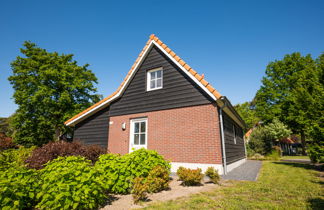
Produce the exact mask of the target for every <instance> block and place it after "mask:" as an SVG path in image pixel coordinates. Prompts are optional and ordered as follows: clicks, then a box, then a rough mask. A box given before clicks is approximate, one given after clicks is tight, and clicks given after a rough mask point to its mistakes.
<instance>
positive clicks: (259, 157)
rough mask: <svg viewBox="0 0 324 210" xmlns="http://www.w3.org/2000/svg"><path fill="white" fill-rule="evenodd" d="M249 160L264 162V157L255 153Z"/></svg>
mask: <svg viewBox="0 0 324 210" xmlns="http://www.w3.org/2000/svg"><path fill="white" fill-rule="evenodd" d="M250 159H251V160H265V158H264V156H263V155H261V154H259V153H255V154H254V155H253V156H252V157H250Z"/></svg>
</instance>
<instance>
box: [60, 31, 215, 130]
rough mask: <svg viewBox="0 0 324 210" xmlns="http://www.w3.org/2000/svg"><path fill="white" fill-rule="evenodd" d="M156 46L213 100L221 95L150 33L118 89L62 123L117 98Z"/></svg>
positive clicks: (87, 114)
mask: <svg viewBox="0 0 324 210" xmlns="http://www.w3.org/2000/svg"><path fill="white" fill-rule="evenodd" d="M153 46H156V47H158V48H159V49H160V50H161V51H162V52H163V53H164V54H165V55H167V56H168V57H169V58H170V59H171V60H172V61H173V62H174V63H175V64H176V65H177V66H178V67H179V68H180V69H181V70H182V71H184V72H185V73H186V74H187V75H188V76H189V77H190V78H191V79H192V80H193V81H194V82H195V83H197V85H199V86H200V87H201V88H202V89H203V90H204V91H205V92H206V93H207V94H208V95H209V96H210V97H211V98H212V99H214V100H215V101H216V100H217V99H219V98H220V97H221V94H220V93H219V92H218V91H217V90H216V89H215V88H213V86H211V85H210V84H209V83H208V82H207V81H206V80H205V79H204V78H203V76H201V75H200V74H198V73H197V72H196V71H195V70H194V69H192V68H191V67H190V66H189V65H188V64H187V63H186V62H185V61H184V60H182V59H181V58H180V57H179V56H178V55H176V54H175V53H174V52H173V51H172V50H171V49H170V48H169V47H168V46H167V45H166V44H164V43H163V42H162V41H161V40H160V39H159V38H158V37H157V36H155V35H154V34H152V35H151V36H150V38H149V40H148V41H147V42H146V45H145V46H144V48H143V50H142V51H141V53H140V54H139V56H138V57H137V59H136V60H135V63H134V64H133V66H132V67H131V69H130V70H129V72H128V74H127V75H126V77H125V79H124V81H123V82H122V83H121V85H120V86H119V87H118V89H117V90H116V91H115V92H114V93H113V94H111V95H110V96H108V97H106V98H104V99H103V100H101V101H99V102H98V103H96V104H94V105H92V106H91V107H89V108H87V109H85V110H84V111H82V112H80V113H79V114H77V115H75V116H74V117H72V118H71V119H69V120H67V121H66V122H65V123H64V124H65V125H67V126H73V125H75V124H76V123H78V122H80V121H81V120H82V119H85V118H86V117H88V116H90V115H92V114H94V113H96V112H97V111H99V110H101V109H103V108H104V107H107V106H108V105H109V104H110V103H111V102H112V101H114V100H116V99H118V98H119V97H120V96H121V95H122V93H123V92H124V91H125V89H126V88H127V85H128V84H129V82H130V81H131V79H132V77H133V76H134V75H135V72H136V71H137V70H138V68H139V67H140V65H141V63H142V62H143V60H144V58H145V57H146V56H147V54H148V52H149V50H150V49H151V48H152V47H153Z"/></svg>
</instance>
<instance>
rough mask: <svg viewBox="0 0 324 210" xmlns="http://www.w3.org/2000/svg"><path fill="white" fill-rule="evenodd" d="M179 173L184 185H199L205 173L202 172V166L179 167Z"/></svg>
mask: <svg viewBox="0 0 324 210" xmlns="http://www.w3.org/2000/svg"><path fill="white" fill-rule="evenodd" d="M177 175H178V177H179V180H180V181H182V184H183V185H184V186H195V185H199V184H201V181H202V179H203V178H204V174H202V173H201V169H200V168H197V169H190V168H184V167H179V168H178V170H177Z"/></svg>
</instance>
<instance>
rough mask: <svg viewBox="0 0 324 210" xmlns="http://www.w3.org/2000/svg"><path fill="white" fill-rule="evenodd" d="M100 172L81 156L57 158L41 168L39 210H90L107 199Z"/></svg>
mask: <svg viewBox="0 0 324 210" xmlns="http://www.w3.org/2000/svg"><path fill="white" fill-rule="evenodd" d="M99 177H100V176H99V173H98V171H97V170H95V169H94V168H93V167H92V166H91V161H90V160H87V159H85V158H84V157H77V156H69V157H59V158H57V159H55V160H53V161H51V162H49V163H47V164H46V166H45V168H44V169H41V170H40V178H41V182H42V184H41V191H40V192H39V193H38V194H37V196H36V199H38V200H39V203H38V204H37V205H36V208H40V209H47V208H49V209H62V208H64V209H93V208H97V207H98V206H99V205H100V204H102V203H103V201H104V200H105V198H106V194H105V191H104V188H103V186H102V182H101V181H100V178H99Z"/></svg>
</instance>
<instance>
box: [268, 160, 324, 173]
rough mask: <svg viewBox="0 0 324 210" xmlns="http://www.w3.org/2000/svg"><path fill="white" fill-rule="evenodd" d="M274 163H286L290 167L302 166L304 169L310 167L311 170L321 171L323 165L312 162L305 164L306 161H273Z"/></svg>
mask: <svg viewBox="0 0 324 210" xmlns="http://www.w3.org/2000/svg"><path fill="white" fill-rule="evenodd" d="M273 163H274V164H279V165H287V166H292V167H298V168H304V169H311V170H317V171H323V165H313V164H307V163H295V162H283V161H281V162H273Z"/></svg>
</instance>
